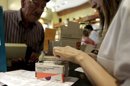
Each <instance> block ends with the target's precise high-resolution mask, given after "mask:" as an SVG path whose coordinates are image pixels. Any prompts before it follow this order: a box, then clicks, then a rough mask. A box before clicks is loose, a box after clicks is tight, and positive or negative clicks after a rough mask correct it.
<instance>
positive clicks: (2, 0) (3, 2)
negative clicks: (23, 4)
mask: <svg viewBox="0 0 130 86" xmlns="http://www.w3.org/2000/svg"><path fill="white" fill-rule="evenodd" d="M0 5H1V6H2V7H3V10H7V9H8V2H7V0H0Z"/></svg>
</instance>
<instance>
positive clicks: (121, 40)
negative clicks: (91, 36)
mask: <svg viewBox="0 0 130 86" xmlns="http://www.w3.org/2000/svg"><path fill="white" fill-rule="evenodd" d="M91 3H94V4H95V5H94V7H95V8H98V9H100V10H102V11H103V12H104V15H105V11H106V10H105V11H104V9H105V7H104V5H105V4H107V6H108V7H110V8H108V7H107V9H109V11H110V13H112V12H113V16H107V15H105V18H108V19H109V17H110V19H111V20H112V22H110V26H109V24H108V26H109V28H108V31H107V33H106V35H105V37H104V40H103V42H102V44H101V47H100V49H99V53H98V55H97V59H96V60H97V62H98V63H99V64H98V63H97V62H96V61H95V60H93V58H92V57H91V56H89V55H88V54H86V53H84V52H82V51H80V50H76V49H74V48H71V47H68V46H67V47H55V48H54V55H55V56H58V57H59V58H60V59H63V60H67V61H71V62H75V63H78V64H80V66H81V67H82V68H83V69H84V72H85V73H86V75H87V76H89V77H90V78H91V80H92V81H93V82H94V84H96V85H97V86H129V84H130V74H129V73H130V58H129V56H130V53H129V52H130V48H129V47H130V40H129V38H128V37H129V36H130V24H129V22H130V15H129V14H130V5H129V4H130V0H118V4H119V3H120V6H117V8H113V7H115V5H114V6H111V5H113V4H117V0H91ZM118 7H119V8H118ZM113 9H116V10H115V11H112V10H113ZM117 10H118V11H117ZM114 13H115V14H114ZM113 17H114V18H113ZM105 20H106V19H105ZM92 65H93V67H91V66H92ZM104 69H105V70H104ZM109 74H110V75H111V76H110V75H109ZM112 76H113V77H114V78H113V77H112Z"/></svg>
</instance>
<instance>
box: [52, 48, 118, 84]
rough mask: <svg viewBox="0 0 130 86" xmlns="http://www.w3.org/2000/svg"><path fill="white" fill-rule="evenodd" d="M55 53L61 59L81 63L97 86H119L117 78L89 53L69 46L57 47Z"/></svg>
mask: <svg viewBox="0 0 130 86" xmlns="http://www.w3.org/2000/svg"><path fill="white" fill-rule="evenodd" d="M54 55H55V56H58V57H59V58H60V59H63V60H67V61H71V62H74V63H78V64H80V66H81V67H82V68H83V69H84V71H85V73H86V75H87V76H88V77H89V78H90V79H91V80H92V83H94V84H95V85H96V86H117V84H116V79H114V78H113V77H112V76H111V75H109V74H108V73H107V72H106V71H105V70H104V69H103V68H102V67H101V66H100V65H99V64H98V63H97V62H96V61H95V60H94V59H92V58H91V57H90V56H89V55H88V54H86V53H84V52H82V51H80V50H76V49H74V48H71V47H69V46H67V47H55V48H54Z"/></svg>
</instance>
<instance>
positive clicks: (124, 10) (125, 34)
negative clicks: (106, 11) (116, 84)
mask: <svg viewBox="0 0 130 86" xmlns="http://www.w3.org/2000/svg"><path fill="white" fill-rule="evenodd" d="M129 4H130V1H129V0H125V1H124V2H123V3H122V5H121V7H120V9H119V18H120V19H121V21H120V22H121V26H120V28H119V29H120V32H119V34H120V35H119V37H118V40H117V41H118V42H117V47H116V48H117V49H116V51H115V60H114V61H115V63H114V64H115V65H114V75H115V76H116V78H117V79H118V80H119V81H120V82H121V83H120V86H129V85H130V39H129V37H130V6H129ZM117 22H118V21H117ZM113 29H114V28H113Z"/></svg>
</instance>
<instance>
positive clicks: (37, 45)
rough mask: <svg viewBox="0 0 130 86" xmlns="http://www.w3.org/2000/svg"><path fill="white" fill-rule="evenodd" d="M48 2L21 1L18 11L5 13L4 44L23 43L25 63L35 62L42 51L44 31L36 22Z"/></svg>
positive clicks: (46, 0)
mask: <svg viewBox="0 0 130 86" xmlns="http://www.w3.org/2000/svg"><path fill="white" fill-rule="evenodd" d="M48 1H49V0H21V9H20V10H19V11H5V13H4V18H5V42H7V43H25V44H26V45H27V52H26V56H25V61H26V62H29V61H30V62H33V61H35V60H36V59H35V57H37V56H38V55H39V54H40V52H41V51H42V49H43V40H44V30H43V28H42V25H41V24H40V23H39V22H38V19H39V18H40V16H41V14H42V12H43V10H44V7H45V6H46V3H47V2H48Z"/></svg>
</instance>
